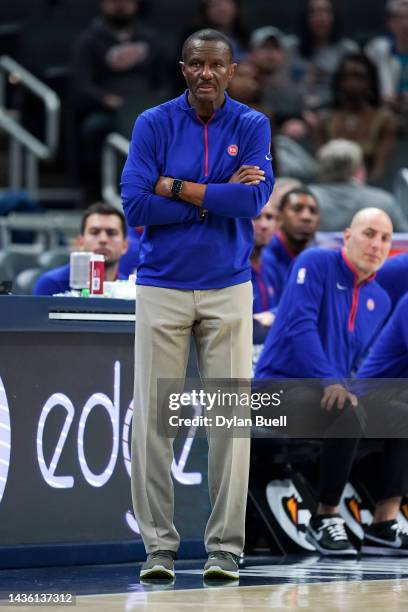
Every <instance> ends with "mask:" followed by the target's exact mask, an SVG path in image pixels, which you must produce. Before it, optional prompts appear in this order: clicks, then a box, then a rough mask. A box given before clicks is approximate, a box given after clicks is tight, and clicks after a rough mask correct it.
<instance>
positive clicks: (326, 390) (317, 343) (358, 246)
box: [255, 208, 392, 555]
mask: <svg viewBox="0 0 408 612" xmlns="http://www.w3.org/2000/svg"><path fill="white" fill-rule="evenodd" d="M391 237H392V224H391V221H390V218H389V217H388V215H387V214H386V213H385V212H383V211H382V210H379V209H378V208H365V209H363V210H361V211H360V212H358V213H357V214H356V215H355V216H354V218H353V220H352V223H351V225H350V227H349V228H347V229H346V230H345V232H344V244H345V246H344V248H343V250H342V251H334V250H333V251H332V250H329V249H308V250H306V251H305V252H304V253H302V254H301V255H300V256H299V257H298V259H297V261H296V263H295V265H294V266H293V269H292V272H291V274H290V277H289V280H288V283H287V285H286V289H285V291H284V294H283V296H282V299H281V302H280V304H279V308H278V311H277V315H276V319H275V321H274V324H273V325H272V327H271V330H270V332H269V334H268V336H267V339H266V342H265V345H264V350H263V352H262V354H261V356H260V358H259V361H258V365H257V369H256V373H255V375H256V377H257V378H288V379H289V378H302V379H304V378H307V379H308V378H310V379H319V380H320V381H321V387H319V386H318V385H315V386H314V390H313V389H312V391H311V392H310V393H312V392H314V394H315V397H314V396H312V395H310V397H308V399H309V402H310V404H311V405H315V406H316V410H320V409H323V410H327V411H329V412H330V411H331V410H332V409H334V410H337V409H338V410H343V409H344V408H346V409H347V408H348V407H350V406H357V398H356V397H355V396H354V395H353V394H352V393H350V392H349V390H348V389H347V388H346V386H345V384H344V382H343V381H344V379H347V378H349V377H350V376H351V375H352V373H353V371H355V370H356V368H357V367H358V365H359V362H360V361H361V359H362V358H363V356H364V354H365V353H366V351H367V349H368V347H369V346H370V344H371V343H372V342H373V340H374V339H375V337H376V335H377V334H378V332H379V330H380V329H381V327H382V325H383V323H384V321H385V319H386V317H387V315H388V312H389V309H390V300H389V298H388V296H387V294H386V292H385V291H384V290H383V289H382V288H381V287H380V286H379V285H378V284H377V283H376V282H375V280H374V278H375V273H376V271H377V270H378V269H379V268H380V267H381V266H382V264H383V262H384V260H385V259H386V257H387V255H388V253H389V250H390V247H391ZM339 381H341V382H339ZM295 391H296V390H295ZM305 397H306V396H305V394H302V400H301V401H298V404H297V406H296V408H297V410H298V412H299V414H300V415H301V413H302V409H303V411H305V410H306V408H307V406H306V401H305ZM322 420H324V419H322ZM357 444H358V440H355V439H352V438H344V439H337V438H332V439H325V440H324V442H323V447H322V453H321V460H320V480H319V490H318V501H319V503H318V507H317V512H316V514H314V515H313V516H312V518H311V521H310V525H309V528H308V539H309V541H310V542H312V543H313V545H314V546H315V547H316V548H317V550H318V551H319V552H320V553H322V554H326V555H336V554H340V555H355V554H356V550H355V548H354V547H353V546H352V544H351V542H350V541H349V539H348V536H347V534H346V530H345V527H344V520H343V519H342V518H341V516H340V515H339V503H340V498H341V494H342V492H343V489H344V486H345V484H346V482H347V479H348V476H349V472H350V468H351V465H352V461H353V458H354V454H355V450H356V448H357Z"/></svg>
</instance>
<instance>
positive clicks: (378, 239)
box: [344, 208, 392, 282]
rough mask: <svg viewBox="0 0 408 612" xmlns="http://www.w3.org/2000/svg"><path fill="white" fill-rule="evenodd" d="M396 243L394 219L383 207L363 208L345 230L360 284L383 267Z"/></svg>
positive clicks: (350, 254) (348, 253) (351, 258)
mask: <svg viewBox="0 0 408 612" xmlns="http://www.w3.org/2000/svg"><path fill="white" fill-rule="evenodd" d="M391 241H392V223H391V219H390V218H389V216H388V215H387V213H385V212H384V211H383V210H380V209H379V208H363V209H362V210H360V211H359V212H358V213H357V214H355V215H354V217H353V219H352V221H351V225H350V227H348V228H347V229H346V230H345V231H344V243H345V250H346V255H347V257H348V259H349V260H350V262H351V263H352V265H353V266H354V268H355V269H356V271H357V276H358V280H359V282H362V281H364V280H366V279H367V278H368V277H370V276H371V275H372V274H374V273H375V272H377V270H378V269H379V268H381V266H382V265H383V263H384V261H385V259H386V258H387V257H388V253H389V252H390V248H391Z"/></svg>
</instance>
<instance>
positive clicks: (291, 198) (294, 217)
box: [262, 185, 320, 306]
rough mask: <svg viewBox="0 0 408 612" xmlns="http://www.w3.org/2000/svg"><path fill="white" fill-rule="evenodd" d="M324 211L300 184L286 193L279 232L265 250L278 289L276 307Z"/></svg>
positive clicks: (270, 279) (267, 271)
mask: <svg viewBox="0 0 408 612" xmlns="http://www.w3.org/2000/svg"><path fill="white" fill-rule="evenodd" d="M319 222H320V214H319V204H318V201H317V199H316V196H314V195H313V194H312V192H311V191H309V190H308V189H307V188H306V187H304V186H302V185H301V186H300V187H295V188H294V189H290V190H289V191H287V192H285V193H284V194H283V196H282V199H281V200H280V202H279V208H278V225H279V231H278V232H277V233H276V234H275V235H274V236H273V238H272V240H271V242H270V243H269V244H268V246H267V247H266V248H265V249H264V251H263V253H262V265H263V269H264V272H265V276H266V278H267V279H268V282H269V283H270V284H271V285H272V287H273V288H274V299H273V306H277V305H278V303H279V300H280V299H281V297H282V293H283V290H284V288H285V284H286V282H287V280H288V278H289V273H290V270H291V268H292V266H293V263H294V261H295V259H296V257H297V256H298V255H299V254H300V253H301V252H302V251H303V250H304V249H305V248H307V247H308V246H309V245H310V244H311V242H312V241H313V238H314V235H315V233H316V231H317V229H318V227H319Z"/></svg>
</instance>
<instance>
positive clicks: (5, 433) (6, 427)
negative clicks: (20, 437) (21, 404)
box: [0, 378, 11, 502]
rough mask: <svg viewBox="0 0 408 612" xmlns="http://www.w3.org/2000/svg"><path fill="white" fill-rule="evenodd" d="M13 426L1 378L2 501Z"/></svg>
mask: <svg viewBox="0 0 408 612" xmlns="http://www.w3.org/2000/svg"><path fill="white" fill-rule="evenodd" d="M10 452H11V426H10V411H9V407H8V401H7V396H6V390H5V388H4V385H3V381H2V380H1V378H0V502H1V500H2V498H3V494H4V490H5V488H6V483H7V475H8V471H9V466H10Z"/></svg>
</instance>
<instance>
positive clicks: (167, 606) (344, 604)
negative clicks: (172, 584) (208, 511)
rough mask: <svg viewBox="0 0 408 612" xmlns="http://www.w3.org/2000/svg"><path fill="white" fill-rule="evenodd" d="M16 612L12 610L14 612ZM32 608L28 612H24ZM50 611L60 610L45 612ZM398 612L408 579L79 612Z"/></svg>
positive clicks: (82, 601)
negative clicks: (279, 611)
mask: <svg viewBox="0 0 408 612" xmlns="http://www.w3.org/2000/svg"><path fill="white" fill-rule="evenodd" d="M9 609H11V608H9ZM20 609H27V610H28V608H20ZM46 609H47V610H49V611H50V612H51V611H52V610H54V611H55V612H58V611H59V612H60V611H61V606H59V607H53V606H52V607H49V606H47V608H46ZM97 610H101V611H103V612H121V611H124V612H130V611H131V610H137V611H139V610H140V611H148V612H182V611H183V610H185V611H186V612H190V610H192V611H194V612H206V611H208V612H215V611H218V610H220V611H221V610H231V611H234V612H245V611H247V610H248V611H250V612H261V611H262V612H264V611H266V610H276V611H278V610H282V611H283V610H286V611H293V610H301V611H304V612H309V611H313V612H317V611H319V612H326V611H327V612H329V611H330V612H337V611H340V610H341V611H347V612H354V611H356V612H357V611H358V612H363V610H370V611H377V610H378V612H380V611H381V612H385V611H386V612H394V611H397V610H398V611H401V612H402V611H406V610H408V580H406V579H404V580H401V581H399V580H396V581H395V580H375V581H369V582H352V583H350V582H331V583H325V584H304V585H301V584H282V585H273V586H269V585H268V586H256V587H251V586H248V587H239V586H230V587H226V586H222V587H213V588H208V589H204V590H201V589H200V590H195V589H188V590H185V591H183V590H180V591H172V592H153V593H148V592H145V593H133V594H132V593H130V594H129V593H127V594H115V595H89V596H79V597H78V598H77V600H76V606H75V611H76V612H77V611H78V612H96V611H97Z"/></svg>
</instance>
